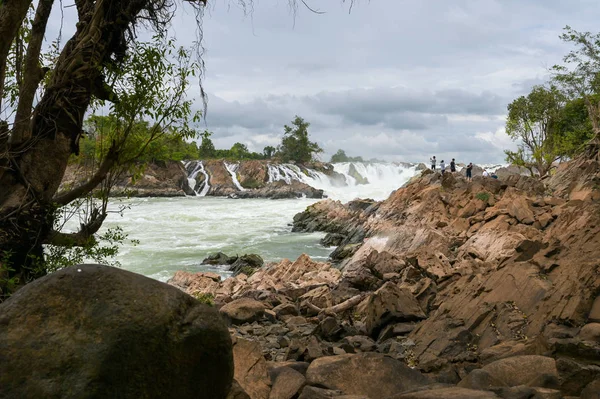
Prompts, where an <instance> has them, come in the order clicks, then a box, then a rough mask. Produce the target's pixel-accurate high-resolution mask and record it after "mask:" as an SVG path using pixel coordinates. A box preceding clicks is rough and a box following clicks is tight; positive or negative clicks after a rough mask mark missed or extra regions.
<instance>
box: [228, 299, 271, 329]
mask: <svg viewBox="0 0 600 399" xmlns="http://www.w3.org/2000/svg"><path fill="white" fill-rule="evenodd" d="M220 312H221V313H222V314H223V315H225V316H227V317H228V318H229V319H230V320H231V322H232V323H233V324H243V323H252V322H253V321H256V320H258V319H260V318H261V317H262V316H263V314H264V313H265V305H263V304H262V303H261V302H258V301H255V300H254V299H250V298H240V299H236V300H234V301H231V302H229V303H228V304H226V305H224V306H223V307H222V308H221V309H220Z"/></svg>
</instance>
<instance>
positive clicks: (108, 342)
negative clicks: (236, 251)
mask: <svg viewBox="0 0 600 399" xmlns="http://www.w3.org/2000/svg"><path fill="white" fill-rule="evenodd" d="M232 377H233V359H232V346H231V339H230V336H229V334H228V332H227V328H226V326H225V324H224V323H223V321H222V320H221V318H220V317H219V315H218V313H217V312H216V311H215V310H214V309H213V308H211V307H209V306H207V305H204V304H201V303H199V302H198V301H196V300H195V299H193V298H192V297H190V296H189V295H186V294H184V293H183V292H181V291H179V290H177V289H175V288H174V287H170V286H168V285H166V284H164V283H160V282H158V281H155V280H152V279H149V278H147V277H144V276H141V275H137V274H134V273H131V272H127V271H124V270H120V269H116V268H112V267H108V266H100V265H78V266H74V267H70V268H66V269H62V270H60V271H58V272H55V273H53V274H51V275H48V276H46V277H44V278H41V279H39V280H36V281H34V282H32V283H30V284H28V285H26V286H25V287H23V288H21V289H20V290H19V291H17V292H16V293H15V294H14V295H13V296H12V297H10V298H9V299H8V300H7V301H5V302H4V303H2V304H0V397H3V398H116V397H119V398H144V397H165V398H166V397H177V398H206V399H209V398H211V399H212V398H225V397H226V396H227V393H228V392H229V389H230V387H231V380H232Z"/></svg>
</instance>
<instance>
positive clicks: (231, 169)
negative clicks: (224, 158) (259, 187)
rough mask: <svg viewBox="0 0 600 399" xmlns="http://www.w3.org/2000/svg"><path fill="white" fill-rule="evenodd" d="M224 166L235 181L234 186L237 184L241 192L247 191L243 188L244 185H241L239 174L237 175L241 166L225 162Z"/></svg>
mask: <svg viewBox="0 0 600 399" xmlns="http://www.w3.org/2000/svg"><path fill="white" fill-rule="evenodd" d="M223 165H225V169H227V171H228V172H229V174H230V175H231V180H232V181H233V184H235V186H236V187H237V189H238V190H240V191H246V189H245V188H244V187H242V185H241V184H240V182H239V180H238V178H237V174H236V172H237V170H238V169H239V167H240V164H239V163H227V162H223Z"/></svg>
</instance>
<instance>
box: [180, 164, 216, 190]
mask: <svg viewBox="0 0 600 399" xmlns="http://www.w3.org/2000/svg"><path fill="white" fill-rule="evenodd" d="M184 166H185V170H186V171H187V172H188V184H189V185H190V187H191V188H192V190H194V192H195V193H196V195H197V196H199V197H204V196H206V194H208V190H210V184H209V177H208V173H206V170H204V164H203V163H202V161H188V162H186V163H184ZM198 173H202V174H203V175H204V181H203V182H202V185H201V186H200V187H199V188H200V189H199V190H196V176H198Z"/></svg>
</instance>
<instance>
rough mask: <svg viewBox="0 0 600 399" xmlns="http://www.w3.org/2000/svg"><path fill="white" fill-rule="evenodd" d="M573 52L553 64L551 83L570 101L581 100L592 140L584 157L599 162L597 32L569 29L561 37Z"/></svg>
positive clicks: (599, 37) (599, 47)
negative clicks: (556, 85) (590, 129)
mask: <svg viewBox="0 0 600 399" xmlns="http://www.w3.org/2000/svg"><path fill="white" fill-rule="evenodd" d="M561 39H562V40H563V41H564V42H567V43H571V44H574V45H575V46H576V49H575V50H572V51H570V52H569V53H568V54H567V55H566V56H565V57H564V58H563V61H564V63H565V65H555V66H554V67H553V68H552V71H553V73H554V76H553V81H554V82H555V83H556V84H558V85H559V86H560V87H561V89H562V90H563V92H564V93H565V94H566V95H567V96H568V98H570V99H571V100H576V99H581V100H582V101H583V102H584V104H585V106H586V109H587V113H588V117H589V120H590V124H591V126H592V132H593V137H592V139H591V140H590V141H589V142H588V149H587V155H588V156H591V157H594V158H596V159H600V99H599V98H598V96H597V94H600V33H596V34H592V33H590V32H578V31H576V30H574V29H572V28H571V27H570V26H566V27H565V28H564V33H563V34H562V35H561Z"/></svg>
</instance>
